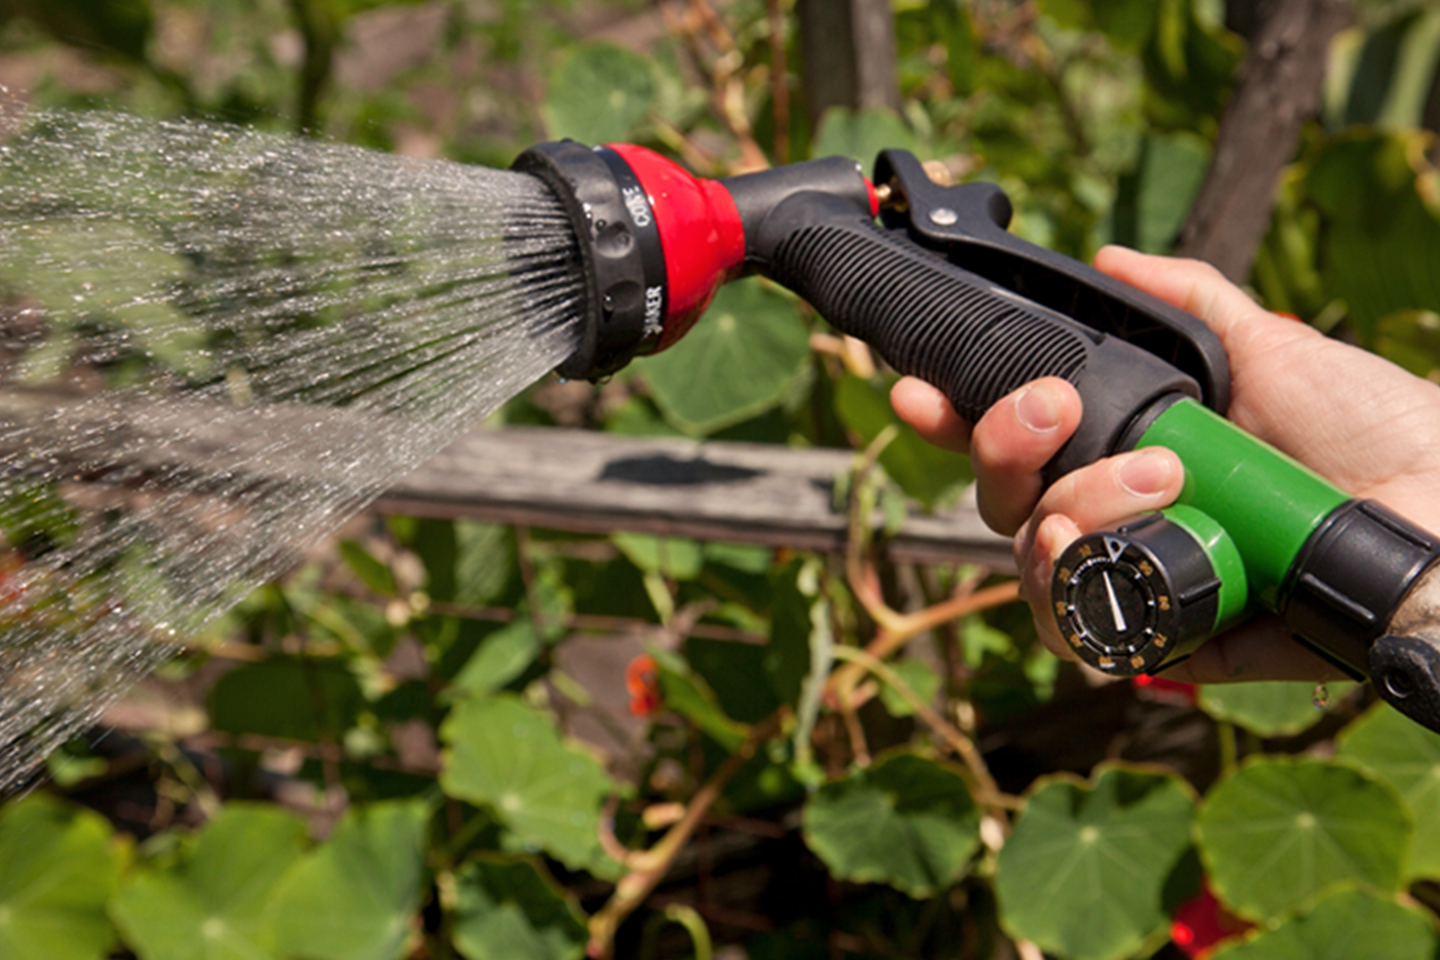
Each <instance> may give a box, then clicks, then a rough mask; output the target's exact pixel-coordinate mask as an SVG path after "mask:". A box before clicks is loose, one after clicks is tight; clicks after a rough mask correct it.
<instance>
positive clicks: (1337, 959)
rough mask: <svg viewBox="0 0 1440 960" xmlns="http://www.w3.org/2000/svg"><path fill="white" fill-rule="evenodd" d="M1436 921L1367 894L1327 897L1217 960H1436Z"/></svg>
mask: <svg viewBox="0 0 1440 960" xmlns="http://www.w3.org/2000/svg"><path fill="white" fill-rule="evenodd" d="M1434 956H1435V925H1434V922H1433V921H1432V920H1431V919H1430V918H1428V917H1427V916H1425V915H1424V914H1422V913H1420V912H1419V911H1416V910H1413V909H1410V908H1409V907H1402V906H1401V905H1400V904H1398V903H1396V902H1395V901H1393V900H1382V899H1381V898H1379V897H1376V896H1373V895H1371V894H1368V893H1361V892H1359V891H1357V890H1346V891H1342V892H1340V893H1337V894H1334V895H1333V896H1329V897H1326V898H1325V899H1324V900H1322V901H1320V902H1319V903H1318V904H1316V905H1315V908H1314V909H1313V910H1311V911H1310V912H1309V913H1308V914H1306V915H1305V916H1303V917H1298V918H1295V919H1291V920H1287V921H1285V922H1284V923H1282V924H1280V926H1278V927H1276V928H1275V929H1274V930H1269V931H1265V932H1262V933H1260V934H1259V935H1258V936H1256V937H1255V938H1254V939H1252V940H1249V941H1247V942H1244V943H1239V944H1236V945H1234V946H1231V947H1226V948H1225V949H1222V950H1220V951H1219V952H1218V953H1215V954H1213V955H1212V960H1358V958H1360V957H1364V958H1365V960H1432V958H1433V957H1434Z"/></svg>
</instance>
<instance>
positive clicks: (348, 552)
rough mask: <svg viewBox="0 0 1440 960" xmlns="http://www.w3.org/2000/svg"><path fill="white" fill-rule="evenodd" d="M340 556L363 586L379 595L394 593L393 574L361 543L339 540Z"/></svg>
mask: <svg viewBox="0 0 1440 960" xmlns="http://www.w3.org/2000/svg"><path fill="white" fill-rule="evenodd" d="M340 556H341V557H343V558H344V560H345V565H346V566H348V567H349V568H350V569H351V570H352V571H353V572H354V574H355V576H357V577H359V578H360V582H361V583H363V584H365V586H367V587H369V588H370V589H371V590H374V591H375V592H376V593H378V594H380V595H381V596H387V597H388V596H391V595H393V594H394V593H395V574H393V573H391V572H390V568H389V567H388V566H386V565H385V564H383V563H381V562H380V561H379V560H377V559H375V555H374V554H372V553H371V552H370V551H369V550H366V549H365V548H364V547H363V546H362V545H361V544H359V543H356V542H355V541H354V540H341V541H340Z"/></svg>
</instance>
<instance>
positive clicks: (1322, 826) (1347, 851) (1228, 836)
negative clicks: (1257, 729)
mask: <svg viewBox="0 0 1440 960" xmlns="http://www.w3.org/2000/svg"><path fill="white" fill-rule="evenodd" d="M1195 828H1196V837H1197V839H1198V841H1199V844H1200V854H1201V857H1202V858H1203V859H1204V861H1205V863H1206V866H1207V867H1208V871H1209V874H1210V878H1211V881H1212V882H1213V884H1214V886H1215V891H1216V893H1218V894H1219V895H1220V898H1221V899H1222V900H1224V901H1225V903H1226V904H1228V905H1229V906H1230V907H1231V908H1232V909H1234V910H1235V911H1237V912H1238V913H1241V914H1244V915H1246V916H1249V917H1252V918H1255V919H1258V920H1268V919H1270V918H1273V917H1277V916H1280V915H1282V914H1284V913H1286V912H1287V911H1290V910H1295V909H1299V908H1301V907H1303V906H1305V905H1306V904H1308V903H1309V902H1310V901H1312V900H1313V899H1314V898H1315V897H1317V896H1318V895H1320V894H1321V893H1323V892H1324V891H1326V890H1329V889H1331V888H1332V887H1336V886H1339V885H1342V884H1361V885H1363V886H1366V887H1369V888H1371V889H1374V890H1378V891H1385V892H1388V891H1393V890H1395V889H1396V888H1397V887H1398V886H1399V884H1400V879H1401V876H1402V874H1403V869H1402V868H1403V866H1404V860H1405V854H1406V850H1407V848H1408V846H1409V843H1410V837H1411V834H1412V833H1413V832H1414V827H1413V825H1412V824H1411V821H1410V814H1409V812H1408V811H1406V809H1405V807H1404V805H1403V804H1402V802H1401V800H1400V797H1399V796H1398V795H1397V794H1396V793H1395V791H1394V789H1393V788H1391V787H1389V786H1387V785H1385V784H1382V783H1380V782H1379V781H1377V780H1374V779H1371V778H1370V777H1368V776H1366V775H1364V774H1362V773H1360V772H1359V771H1358V770H1355V769H1352V768H1350V767H1347V766H1342V765H1340V764H1336V763H1327V762H1324V761H1319V760H1307V759H1294V758H1289V757H1262V758H1258V759H1256V760H1255V761H1254V762H1251V763H1247V764H1245V765H1244V766H1242V767H1241V768H1240V769H1239V770H1237V771H1236V772H1234V773H1232V774H1231V775H1230V776H1228V777H1226V778H1225V779H1224V780H1222V781H1221V782H1220V783H1219V784H1217V785H1216V786H1215V787H1214V788H1213V789H1211V791H1210V793H1209V795H1208V796H1207V797H1206V799H1205V804H1204V806H1203V807H1202V808H1201V810H1200V813H1199V815H1198V817H1197V818H1196V821H1195Z"/></svg>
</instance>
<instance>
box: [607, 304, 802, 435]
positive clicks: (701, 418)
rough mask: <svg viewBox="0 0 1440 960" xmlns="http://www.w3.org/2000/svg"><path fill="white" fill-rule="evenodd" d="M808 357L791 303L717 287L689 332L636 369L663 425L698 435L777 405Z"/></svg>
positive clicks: (798, 314) (638, 362)
mask: <svg viewBox="0 0 1440 960" xmlns="http://www.w3.org/2000/svg"><path fill="white" fill-rule="evenodd" d="M809 356H810V334H809V332H808V331H807V330H806V329H805V324H804V323H803V322H801V320H800V313H799V310H798V309H797V307H796V305H795V301H794V300H793V299H791V298H790V297H788V296H786V295H784V294H782V293H780V292H779V291H778V290H777V289H776V288H774V287H771V286H767V285H766V284H764V283H762V282H761V281H759V280H745V281H741V282H739V283H732V284H729V285H728V286H725V287H722V288H721V289H720V292H719V293H718V294H717V295H716V297H715V302H714V303H712V304H711V305H710V309H709V310H707V311H706V313H705V316H704V317H702V318H701V319H700V322H699V323H697V324H696V325H695V329H694V330H692V331H691V332H690V333H689V334H688V335H687V336H686V337H685V338H684V339H683V340H681V341H680V342H679V343H678V344H676V345H675V346H673V347H671V348H670V349H669V350H666V351H665V352H664V353H661V354H659V355H657V356H653V357H645V358H643V359H641V360H637V361H636V362H635V367H636V369H637V370H638V372H639V373H640V375H641V376H642V377H643V378H644V379H645V382H646V384H648V385H649V387H650V394H651V396H652V397H653V398H654V400H655V403H656V405H657V406H659V408H660V412H661V413H663V414H664V415H665V419H666V420H668V421H669V422H670V423H671V424H672V425H674V426H675V427H676V428H678V429H680V430H683V431H684V432H686V433H688V434H692V435H702V434H707V433H713V432H715V431H716V430H720V429H723V428H724V427H728V426H731V425H733V424H736V423H739V422H741V421H742V420H747V419H749V418H750V417H753V416H755V415H756V414H758V413H762V412H764V411H766V410H769V409H770V408H771V407H774V406H776V405H778V404H779V403H780V402H781V400H783V399H784V397H785V396H786V394H787V393H788V392H789V390H790V388H791V386H792V385H793V384H794V383H795V382H796V380H797V379H798V378H799V377H800V376H801V374H802V373H804V371H805V364H806V361H807V360H808V359H809Z"/></svg>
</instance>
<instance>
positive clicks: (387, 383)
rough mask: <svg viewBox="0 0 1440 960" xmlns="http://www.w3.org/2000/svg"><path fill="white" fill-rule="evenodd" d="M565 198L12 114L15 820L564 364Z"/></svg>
mask: <svg viewBox="0 0 1440 960" xmlns="http://www.w3.org/2000/svg"><path fill="white" fill-rule="evenodd" d="M573 243H574V241H573V237H572V234H571V229H570V226H569V222H568V220H567V219H566V216H565V214H564V212H563V210H562V209H561V207H560V204H559V202H558V201H557V200H556V199H555V198H554V197H553V196H552V195H551V194H550V193H549V191H548V190H547V189H546V188H545V187H544V186H542V185H541V184H540V183H539V182H538V181H536V180H533V179H532V178H530V177H527V176H525V175H522V174H515V173H506V172H497V171H493V170H487V169H483V168H478V167H471V166H463V165H459V164H453V163H445V162H422V161H415V160H408V159H405V158H400V157H395V156H390V155H386V154H380V153H374V152H370V151H366V150H362V149H358V148H352V147H346V146H340V145H334V144H325V143H316V142H311V141H301V140H293V139H286V138H281V137H276V136H270V135H266V134H261V133H256V132H252V131H247V130H243V129H239V128H235V127H230V126H222V125H216V124H207V123H200V122H190V121H185V122H168V123H161V122H156V121H151V120H143V119H137V118H133V117H126V116H120V115H115V114H80V113H63V112H48V113H47V112H22V111H19V110H14V109H12V110H10V112H8V113H5V112H4V111H3V108H0V794H3V792H4V791H6V790H8V789H12V788H14V787H15V786H16V785H18V784H19V783H21V782H22V781H23V780H24V779H25V778H26V777H27V776H29V775H30V773H31V772H32V771H33V769H34V765H35V763H36V762H37V761H38V760H40V759H41V758H43V757H44V756H45V754H46V753H48V752H49V751H50V750H51V749H53V748H54V747H56V746H57V745H59V744H60V743H62V742H63V741H64V740H66V739H67V738H69V737H70V736H72V735H74V734H75V733H76V732H77V731H79V730H80V729H82V728H83V727H84V726H85V725H87V724H89V723H90V722H92V721H93V720H94V719H95V717H96V715H97V714H98V712H99V711H100V710H101V709H102V708H103V707H104V705H105V704H106V703H107V702H109V701H110V700H111V699H113V698H114V696H115V695H116V694H118V693H119V692H120V691H121V690H123V689H124V688H125V686H126V685H127V684H129V683H131V682H133V681H134V680H135V679H137V678H138V677H140V676H141V675H143V674H144V672H145V671H147V670H149V669H151V668H153V667H154V666H156V665H157V664H158V663H159V662H160V661H162V660H163V659H164V658H166V657H168V656H170V655H171V654H173V653H174V651H175V649H176V646H177V644H179V643H181V642H183V641H184V640H185V639H186V638H187V637H188V636H190V635H191V634H193V633H194V632H195V631H196V630H197V629H198V628H200V627H201V626H203V625H204V624H205V622H206V621H207V620H209V619H211V618H213V617H214V616H216V615H217V614H219V613H220V612H222V611H223V610H225V609H226V608H227V607H228V606H229V605H230V604H232V603H233V602H235V601H236V600H238V599H239V598H240V597H242V596H243V595H244V594H245V593H246V592H247V591H248V590H250V589H251V588H253V587H254V586H255V585H256V584H257V583H259V582H260V581H262V580H263V579H265V578H267V577H271V576H273V575H275V574H278V573H279V572H281V571H283V570H284V569H286V568H287V567H288V566H290V565H291V564H292V563H294V562H295V560H296V559H297V558H298V557H299V556H300V554H301V553H302V552H303V551H304V549H305V548H306V547H307V546H309V545H311V544H313V543H314V542H315V540H316V539H317V538H319V537H322V536H323V535H324V534H326V533H327V532H328V531H331V530H333V529H334V528H335V527H336V526H337V525H338V524H339V523H340V522H341V521H342V520H343V519H345V518H346V517H347V516H348V515H350V514H352V513H353V512H354V511H356V510H357V509H359V508H361V507H363V506H364V505H365V504H366V503H367V502H368V501H370V500H371V499H373V498H374V497H375V496H377V495H378V494H379V493H381V492H382V491H383V490H384V489H385V488H386V487H388V486H389V485H390V484H392V483H393V482H394V481H395V480H396V479H397V478H399V477H400V476H402V475H403V474H404V473H405V472H406V471H408V470H410V469H412V468H413V467H415V466H417V465H418V464H419V463H421V462H422V461H424V460H425V459H426V458H427V457H429V456H431V455H432V454H433V453H435V452H436V451H438V450H439V449H440V448H441V447H443V446H444V445H445V444H446V443H447V442H448V441H450V440H451V439H453V438H454V437H455V436H456V435H457V434H458V433H459V432H460V431H462V430H464V429H466V428H467V427H470V426H473V425H475V424H476V423H477V422H478V421H479V420H480V419H481V418H482V417H484V416H485V415H486V414H488V413H490V412H491V411H492V410H494V409H495V408H496V407H497V406H498V405H499V404H500V403H501V402H503V401H504V400H506V399H507V398H509V397H510V396H512V395H513V394H515V393H516V392H518V391H519V390H520V389H522V388H523V387H524V386H526V385H527V384H529V383H531V382H532V381H534V380H535V379H537V378H538V377H540V376H542V375H543V374H544V373H545V372H546V371H548V370H550V369H552V368H554V367H555V366H556V365H557V364H558V363H560V362H561V361H563V360H564V359H565V358H566V357H567V356H568V355H569V354H570V353H571V352H572V351H573V350H574V348H575V346H576V344H577V341H578V337H579V324H578V320H577V318H578V317H579V315H580V309H581V298H582V295H583V294H582V286H581V280H580V278H579V277H578V275H577V274H576V273H575V269H574V266H573V257H574V251H573Z"/></svg>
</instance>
